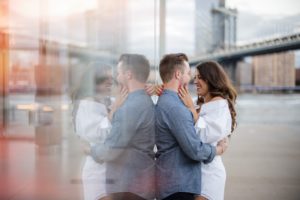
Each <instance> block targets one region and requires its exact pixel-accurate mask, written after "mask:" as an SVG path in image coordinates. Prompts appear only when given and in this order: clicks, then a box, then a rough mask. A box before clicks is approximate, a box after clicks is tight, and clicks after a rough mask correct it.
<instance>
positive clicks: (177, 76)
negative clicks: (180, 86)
mask: <svg viewBox="0 0 300 200" xmlns="http://www.w3.org/2000/svg"><path fill="white" fill-rule="evenodd" d="M174 76H175V79H180V77H181V72H180V71H179V70H175V73H174Z"/></svg>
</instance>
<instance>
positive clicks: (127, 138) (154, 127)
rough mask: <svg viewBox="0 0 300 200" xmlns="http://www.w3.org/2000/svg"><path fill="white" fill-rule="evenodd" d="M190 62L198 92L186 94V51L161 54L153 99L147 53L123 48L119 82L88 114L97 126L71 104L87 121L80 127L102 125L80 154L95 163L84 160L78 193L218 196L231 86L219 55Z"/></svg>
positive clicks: (231, 114)
mask: <svg viewBox="0 0 300 200" xmlns="http://www.w3.org/2000/svg"><path fill="white" fill-rule="evenodd" d="M196 69H197V70H196V72H195V75H194V84H195V85H196V87H197V96H198V99H197V100H196V101H193V99H192V98H191V95H190V94H189V91H188V89H187V85H188V83H189V81H190V79H191V69H190V66H189V64H188V58H187V56H186V55H185V54H168V55H165V56H164V57H163V58H162V60H161V62H160V66H159V72H160V76H161V79H162V81H163V87H157V89H156V93H159V99H158V101H157V104H156V105H154V103H153V101H152V100H151V97H150V93H151V90H152V91H153V88H154V87H153V86H152V87H150V88H149V86H148V87H147V86H146V81H147V79H148V76H149V73H150V64H149V62H148V60H147V59H146V58H145V57H144V56H142V55H138V54H125V55H122V56H121V57H120V60H119V62H118V69H117V73H118V76H117V81H118V83H119V84H120V85H121V86H122V90H121V91H120V95H119V97H117V98H116V99H115V100H114V102H113V103H112V105H110V106H102V107H103V109H104V110H105V112H102V114H101V117H99V116H100V115H98V118H97V120H98V121H97V120H94V122H95V123H94V124H95V125H96V126H97V128H94V129H91V128H90V127H92V125H91V121H92V119H91V118H89V117H88V113H87V109H86V108H82V109H80V104H79V107H78V111H77V112H79V111H80V110H83V111H84V112H85V113H86V115H85V119H84V120H82V119H81V118H80V117H77V116H78V115H77V116H76V121H77V123H78V124H81V127H87V128H86V129H84V128H82V129H81V130H79V131H78V132H80V133H79V135H80V136H82V135H84V134H86V133H87V132H93V133H95V135H101V134H102V135H103V130H105V133H108V134H106V135H105V138H104V137H101V138H102V142H97V141H91V140H90V146H89V149H88V150H87V154H88V155H87V159H89V160H90V162H92V163H93V165H95V166H96V165H97V166H98V168H96V167H95V166H93V167H90V168H89V167H86V168H87V170H86V171H85V174H89V176H83V184H84V188H85V190H84V196H85V199H112V200H121V199H122V200H131V199H132V200H133V199H134V200H138V199H141V200H142V199H154V198H156V199H165V200H177V199H180V200H189V199H209V200H221V199H224V189H225V180H226V173H225V168H224V165H223V163H222V159H221V157H220V155H222V154H223V153H224V151H225V150H226V148H227V146H228V139H227V137H228V135H229V134H230V133H231V132H233V130H234V128H235V126H236V121H235V117H236V112H235V109H234V103H235V99H236V92H235V90H234V88H233V87H232V85H231V83H230V81H229V79H228V77H227V75H226V74H225V72H224V71H223V69H222V67H221V66H220V65H219V64H218V63H216V62H205V63H202V64H199V65H198V66H197V68H196ZM107 74H108V75H107V76H109V77H111V74H109V73H107ZM110 86H111V84H110ZM96 88H98V87H96ZM99 88H102V87H101V86H99ZM108 88H109V87H106V90H107V91H109V89H108ZM103 99H104V98H103ZM99 102H100V104H101V101H100V100H99ZM99 102H98V103H99ZM102 102H104V101H103V100H102ZM100 104H99V105H100ZM91 110H92V111H93V112H94V111H95V110H96V109H91ZM104 122H105V123H104ZM85 123H87V124H89V126H85ZM77 126H79V125H77ZM78 129H80V127H79V128H78ZM83 138H84V137H83ZM100 168H101V169H102V171H105V173H102V176H105V178H100V179H96V181H89V180H95V178H97V177H96V176H101V175H100V174H97V173H95V172H96V171H97V170H98V169H100ZM89 169H90V171H89ZM92 170H94V172H93V173H91V171H92ZM83 174H84V171H83ZM91 188H92V189H91Z"/></svg>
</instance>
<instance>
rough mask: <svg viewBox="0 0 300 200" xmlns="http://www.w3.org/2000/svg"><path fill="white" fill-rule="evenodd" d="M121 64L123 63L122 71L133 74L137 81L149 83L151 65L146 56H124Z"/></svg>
mask: <svg viewBox="0 0 300 200" xmlns="http://www.w3.org/2000/svg"><path fill="white" fill-rule="evenodd" d="M119 62H122V64H121V68H122V70H123V71H126V70H129V71H130V72H132V73H133V76H134V78H135V79H136V80H138V81H140V82H142V83H145V82H146V81H147V79H148V76H149V74H150V64H149V61H148V59H147V58H146V57H145V56H143V55H139V54H122V55H121V56H120V58H119Z"/></svg>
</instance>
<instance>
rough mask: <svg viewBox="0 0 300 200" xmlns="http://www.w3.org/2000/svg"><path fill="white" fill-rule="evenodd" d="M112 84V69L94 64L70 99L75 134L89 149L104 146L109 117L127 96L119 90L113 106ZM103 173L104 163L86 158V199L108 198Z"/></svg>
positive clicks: (84, 177)
mask: <svg viewBox="0 0 300 200" xmlns="http://www.w3.org/2000/svg"><path fill="white" fill-rule="evenodd" d="M112 85H113V80H112V74H111V68H110V67H109V66H105V65H103V64H100V63H93V64H92V65H90V66H89V69H88V71H87V72H86V73H84V75H83V78H82V80H81V82H80V87H79V88H78V90H77V91H76V92H75V94H74V96H73V98H74V111H73V115H74V125H75V132H76V133H77V135H78V136H79V137H80V139H81V140H82V141H83V142H84V143H88V145H90V146H92V145H96V144H97V145H99V144H101V143H104V141H105V139H106V137H107V135H108V134H109V132H110V128H111V124H110V118H111V117H112V115H113V113H114V112H115V110H116V109H117V108H118V107H119V106H120V105H121V104H122V103H123V101H124V100H125V99H126V97H127V93H128V91H127V90H126V89H122V90H121V92H120V95H119V96H118V97H117V98H116V101H115V102H114V103H113V104H112V101H111V100H112V98H111V97H110V96H111V90H112ZM105 173H106V167H105V164H99V163H97V162H95V161H94V160H93V158H92V157H91V156H89V155H88V156H86V160H85V163H84V166H83V168H82V183H83V192H84V199H85V200H99V199H101V200H107V199H109V198H108V197H107V193H106V189H105V188H106V185H105V184H106V177H105Z"/></svg>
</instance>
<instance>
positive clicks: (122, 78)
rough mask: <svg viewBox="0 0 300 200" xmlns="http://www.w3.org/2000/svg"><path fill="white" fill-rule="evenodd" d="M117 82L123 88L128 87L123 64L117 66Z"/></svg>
mask: <svg viewBox="0 0 300 200" xmlns="http://www.w3.org/2000/svg"><path fill="white" fill-rule="evenodd" d="M117 82H118V84H120V85H121V86H127V79H126V74H125V71H124V70H123V68H122V62H119V63H118V66H117Z"/></svg>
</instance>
